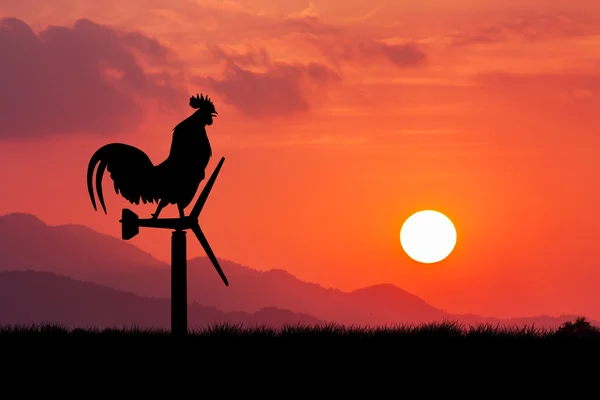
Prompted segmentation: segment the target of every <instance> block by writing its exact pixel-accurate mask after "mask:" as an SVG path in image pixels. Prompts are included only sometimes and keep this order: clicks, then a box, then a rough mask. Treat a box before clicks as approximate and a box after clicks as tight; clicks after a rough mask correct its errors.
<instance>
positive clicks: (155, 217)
mask: <svg viewBox="0 0 600 400" xmlns="http://www.w3.org/2000/svg"><path fill="white" fill-rule="evenodd" d="M150 215H152V219H157V218H158V213H151V214H150Z"/></svg>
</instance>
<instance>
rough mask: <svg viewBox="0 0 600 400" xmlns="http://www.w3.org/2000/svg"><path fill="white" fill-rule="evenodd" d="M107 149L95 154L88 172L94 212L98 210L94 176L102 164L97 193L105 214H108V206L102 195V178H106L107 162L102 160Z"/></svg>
mask: <svg viewBox="0 0 600 400" xmlns="http://www.w3.org/2000/svg"><path fill="white" fill-rule="evenodd" d="M104 150H105V148H104V147H103V148H100V149H99V150H98V151H96V152H95V153H94V155H93V156H92V158H91V159H90V163H89V164H88V170H87V187H88V193H89V195H90V200H91V201H92V206H94V210H96V211H97V210H98V208H97V207H96V199H95V196H94V186H93V175H94V168H96V164H98V163H100V166H99V167H98V170H97V171H96V192H97V193H98V200H100V204H101V205H102V209H103V210H104V213H105V214H107V212H106V205H105V204H104V196H103V195H102V177H103V176H104V170H105V169H106V166H107V164H106V162H105V161H103V160H102V155H103V153H104Z"/></svg>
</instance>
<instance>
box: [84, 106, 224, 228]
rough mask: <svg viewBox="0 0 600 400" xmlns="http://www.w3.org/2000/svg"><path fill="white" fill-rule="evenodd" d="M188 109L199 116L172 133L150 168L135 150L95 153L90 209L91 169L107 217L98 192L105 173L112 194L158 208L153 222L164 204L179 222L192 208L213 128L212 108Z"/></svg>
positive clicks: (120, 147) (114, 146)
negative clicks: (168, 144)
mask: <svg viewBox="0 0 600 400" xmlns="http://www.w3.org/2000/svg"><path fill="white" fill-rule="evenodd" d="M190 106H192V107H193V108H198V110H197V111H196V112H195V113H194V114H192V115H191V116H190V117H188V118H186V119H185V120H183V121H182V122H180V123H179V124H178V125H177V126H176V127H175V128H174V129H173V139H172V142H171V149H170V152H169V156H168V157H167V158H166V159H165V160H164V161H163V162H162V163H160V164H158V165H154V164H153V163H152V161H151V160H150V158H149V157H148V155H146V153H144V152H143V151H142V150H140V149H138V148H137V147H134V146H131V145H128V144H124V143H110V144H107V145H105V146H103V147H101V148H99V149H98V150H97V151H96V152H95V153H94V155H93V156H92V158H91V159H90V162H89V165H88V171H87V186H88V192H89V195H90V199H91V200H92V205H93V206H94V209H97V208H96V201H95V199H94V185H93V173H94V169H95V167H96V165H98V170H97V172H96V185H95V186H96V192H97V194H98V200H99V201H100V204H101V205H102V209H103V210H104V212H105V213H106V206H105V204H104V196H103V191H102V178H103V176H104V171H105V170H106V171H108V172H109V173H110V177H111V179H112V180H113V183H114V189H115V192H116V193H117V194H120V195H121V196H122V197H123V198H125V199H126V200H127V201H129V202H130V203H132V204H139V203H140V201H141V202H142V203H144V204H146V203H154V202H156V203H158V207H157V209H156V211H155V212H154V214H152V216H153V217H154V218H158V215H159V214H160V212H161V210H162V209H163V208H164V207H165V206H167V205H168V204H176V205H177V208H178V210H179V215H180V217H184V209H185V208H186V207H187V206H188V205H189V204H190V203H191V202H192V200H193V198H194V196H195V195H196V191H197V190H198V187H199V186H200V182H202V180H203V179H204V174H205V169H206V166H207V165H208V162H209V161H210V158H211V156H212V150H211V147H210V142H209V140H208V136H207V133H206V128H205V127H206V125H211V124H212V118H213V117H214V116H216V115H213V114H217V112H216V111H215V109H214V106H213V105H212V102H211V101H210V100H209V99H208V96H207V97H206V98H204V97H198V96H196V97H192V98H191V99H190Z"/></svg>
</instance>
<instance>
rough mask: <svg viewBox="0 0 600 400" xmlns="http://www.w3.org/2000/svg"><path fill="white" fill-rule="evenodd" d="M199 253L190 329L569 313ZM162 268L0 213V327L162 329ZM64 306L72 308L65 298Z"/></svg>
mask: <svg viewBox="0 0 600 400" xmlns="http://www.w3.org/2000/svg"><path fill="white" fill-rule="evenodd" d="M219 262H220V263H221V266H222V267H223V270H224V271H225V273H226V275H227V277H228V279H229V281H230V286H229V287H226V286H224V285H223V283H222V282H221V281H220V278H219V276H218V275H217V274H216V272H215V271H214V269H213V267H212V265H211V264H210V261H209V260H208V259H207V258H206V257H198V258H194V259H191V260H188V301H189V302H190V303H191V304H190V307H189V321H190V326H193V325H202V326H204V325H207V324H210V323H214V322H234V323H243V324H251V325H254V324H267V325H273V326H279V325H282V324H287V323H303V324H316V323H324V322H336V323H340V324H354V325H382V324H388V325H389V324H398V323H407V324H414V323H422V322H431V321H441V320H458V321H460V322H463V323H465V324H479V323H493V324H497V323H499V324H510V325H523V324H527V325H531V324H535V325H536V326H538V327H556V326H558V325H560V324H561V323H563V322H564V321H567V320H573V319H575V317H576V316H559V317H551V316H534V317H531V318H519V319H514V320H499V319H496V318H491V317H482V316H477V315H453V314H450V313H447V312H445V311H443V310H440V309H438V308H436V307H433V306H431V305H430V304H428V303H427V302H425V301H424V300H423V299H421V298H419V297H418V296H415V295H413V294H411V293H408V292H406V291H405V290H403V289H401V288H399V287H396V286H394V285H391V284H380V285H375V286H370V287H366V288H362V289H359V290H355V291H352V292H343V291H340V290H337V289H331V288H324V287H322V286H320V285H318V284H315V283H310V282H304V281H301V280H299V279H297V278H296V277H294V276H293V275H291V274H289V273H288V272H286V271H284V270H269V271H259V270H255V269H252V268H249V267H246V266H243V265H240V264H237V263H235V262H232V261H228V260H222V259H220V260H219ZM169 296H170V266H169V265H167V264H166V263H164V262H162V261H160V260H157V259H155V258H154V257H152V256H151V255H150V254H148V253H145V252H144V251H142V250H141V249H139V248H137V247H135V246H134V245H132V244H130V243H128V242H124V241H122V240H121V239H119V238H116V237H112V236H109V235H105V234H101V233H98V232H96V231H94V230H92V229H90V228H88V227H85V226H81V225H58V226H49V225H47V224H45V223H44V222H43V221H41V220H40V219H38V218H37V217H35V216H34V215H31V214H25V213H13V214H7V215H4V216H0V324H14V323H19V324H21V323H31V322H41V321H42V320H43V321H55V322H60V323H63V324H70V325H72V324H74V325H96V326H111V325H119V326H120V325H130V324H137V325H140V326H156V327H168V325H169V323H170V316H169V315H170V306H169ZM71 303H72V304H71Z"/></svg>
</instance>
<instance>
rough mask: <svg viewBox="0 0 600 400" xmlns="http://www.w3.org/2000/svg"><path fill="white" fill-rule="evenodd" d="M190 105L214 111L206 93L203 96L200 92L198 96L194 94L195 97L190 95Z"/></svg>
mask: <svg viewBox="0 0 600 400" xmlns="http://www.w3.org/2000/svg"><path fill="white" fill-rule="evenodd" d="M190 107H192V108H196V109H198V108H204V107H206V108H207V109H209V110H211V111H214V109H215V105H214V104H213V102H212V100H211V99H209V98H208V95H206V97H205V96H204V95H202V93H201V94H200V96H198V94H196V96H195V97H194V96H192V97H190Z"/></svg>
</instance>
